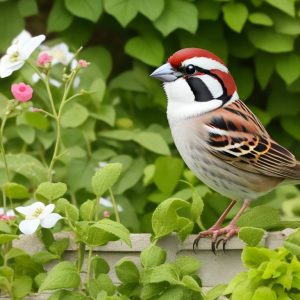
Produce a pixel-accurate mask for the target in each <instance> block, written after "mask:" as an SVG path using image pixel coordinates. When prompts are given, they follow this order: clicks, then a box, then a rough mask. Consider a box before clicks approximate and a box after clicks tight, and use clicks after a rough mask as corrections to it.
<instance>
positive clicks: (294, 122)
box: [280, 116, 300, 140]
mask: <svg viewBox="0 0 300 300" xmlns="http://www.w3.org/2000/svg"><path fill="white" fill-rule="evenodd" d="M280 123H281V126H282V128H283V129H284V130H285V131H286V132H287V133H288V134H289V135H291V136H292V137H293V138H295V139H297V140H300V131H299V130H297V128H299V127H298V126H300V119H299V117H298V116H288V117H281V118H280Z"/></svg>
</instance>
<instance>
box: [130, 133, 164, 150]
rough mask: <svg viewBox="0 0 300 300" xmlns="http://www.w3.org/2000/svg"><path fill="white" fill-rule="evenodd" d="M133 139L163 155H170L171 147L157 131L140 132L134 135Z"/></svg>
mask: <svg viewBox="0 0 300 300" xmlns="http://www.w3.org/2000/svg"><path fill="white" fill-rule="evenodd" d="M132 140H133V141H135V142H136V143H138V144H140V145H141V146H143V147H144V148H146V149H148V150H150V151H152V152H155V153H158V154H162V155H170V149H169V147H168V144H167V143H166V141H165V140H164V139H163V138H162V136H161V135H160V134H158V133H155V132H148V131H144V132H140V133H137V134H136V135H134V137H133V139H132Z"/></svg>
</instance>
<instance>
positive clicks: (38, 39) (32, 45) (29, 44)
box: [19, 34, 46, 60]
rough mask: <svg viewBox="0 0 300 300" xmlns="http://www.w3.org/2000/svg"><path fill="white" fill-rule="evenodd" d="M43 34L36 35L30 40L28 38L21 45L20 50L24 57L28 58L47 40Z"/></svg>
mask: <svg viewBox="0 0 300 300" xmlns="http://www.w3.org/2000/svg"><path fill="white" fill-rule="evenodd" d="M45 38H46V37H45V36H44V35H43V34H41V35H38V36H35V37H33V38H31V39H29V40H26V41H25V43H24V44H23V45H22V47H20V49H19V51H20V54H21V55H22V58H23V59H24V60H26V59H27V58H28V57H29V56H30V55H31V53H32V52H33V51H34V50H35V49H36V48H37V47H38V46H39V45H40V44H41V43H42V42H43V41H44V40H45Z"/></svg>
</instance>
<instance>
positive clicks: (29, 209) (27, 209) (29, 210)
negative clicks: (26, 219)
mask: <svg viewBox="0 0 300 300" xmlns="http://www.w3.org/2000/svg"><path fill="white" fill-rule="evenodd" d="M37 208H41V209H43V210H44V209H45V204H44V203H42V202H39V201H38V202H34V203H32V204H31V205H28V206H18V207H16V208H15V210H16V211H17V212H19V213H21V214H23V215H25V216H31V215H32V214H33V213H34V212H35V210H36V209H37Z"/></svg>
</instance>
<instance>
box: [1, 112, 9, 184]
mask: <svg viewBox="0 0 300 300" xmlns="http://www.w3.org/2000/svg"><path fill="white" fill-rule="evenodd" d="M6 120H7V115H6V114H5V115H4V117H3V120H2V124H1V127H0V148H1V154H2V158H3V163H4V167H5V173H6V177H7V181H9V177H10V176H9V170H8V164H7V160H6V155H5V148H4V144H3V131H4V126H5V124H6Z"/></svg>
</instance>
